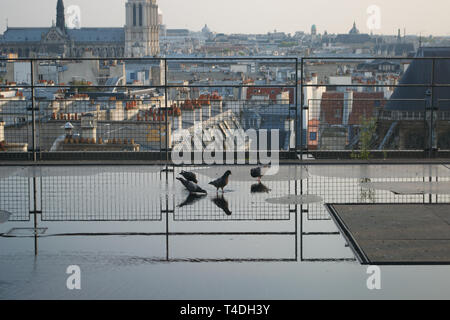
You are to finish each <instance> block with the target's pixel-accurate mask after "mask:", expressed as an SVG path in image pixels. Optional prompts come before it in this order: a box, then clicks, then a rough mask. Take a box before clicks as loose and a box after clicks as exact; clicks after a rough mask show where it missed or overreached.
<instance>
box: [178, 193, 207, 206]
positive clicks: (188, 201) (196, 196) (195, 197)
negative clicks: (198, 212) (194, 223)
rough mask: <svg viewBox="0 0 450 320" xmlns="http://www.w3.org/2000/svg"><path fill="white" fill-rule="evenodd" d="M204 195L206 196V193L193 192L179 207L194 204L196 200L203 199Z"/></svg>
mask: <svg viewBox="0 0 450 320" xmlns="http://www.w3.org/2000/svg"><path fill="white" fill-rule="evenodd" d="M204 197H206V194H195V193H191V194H189V196H188V197H187V198H186V200H184V202H183V203H180V204H179V205H178V208H183V207H187V206H192V205H193V204H195V203H196V202H198V201H200V200H201V199H203V198H204Z"/></svg>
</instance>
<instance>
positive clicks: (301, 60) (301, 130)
mask: <svg viewBox="0 0 450 320" xmlns="http://www.w3.org/2000/svg"><path fill="white" fill-rule="evenodd" d="M303 73H304V60H303V57H302V58H300V160H302V161H303V129H304V128H303V120H304V119H303V106H304V100H305V96H304V91H303V80H304V79H303Z"/></svg>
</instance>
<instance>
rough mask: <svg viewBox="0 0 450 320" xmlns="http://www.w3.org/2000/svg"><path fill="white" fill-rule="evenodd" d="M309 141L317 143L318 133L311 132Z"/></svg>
mask: <svg viewBox="0 0 450 320" xmlns="http://www.w3.org/2000/svg"><path fill="white" fill-rule="evenodd" d="M309 140H310V141H316V140H317V132H310V133H309Z"/></svg>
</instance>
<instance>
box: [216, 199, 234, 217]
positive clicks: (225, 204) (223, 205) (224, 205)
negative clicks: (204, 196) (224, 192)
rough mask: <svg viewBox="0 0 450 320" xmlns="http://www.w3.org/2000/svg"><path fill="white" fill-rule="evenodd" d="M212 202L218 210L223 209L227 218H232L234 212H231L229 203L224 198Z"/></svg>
mask: <svg viewBox="0 0 450 320" xmlns="http://www.w3.org/2000/svg"><path fill="white" fill-rule="evenodd" d="M212 201H213V202H214V204H215V205H216V206H217V207H218V208H220V209H222V211H223V212H225V213H226V215H227V216H231V215H232V214H233V212H231V211H230V208H229V205H228V201H227V200H225V198H224V197H223V196H221V197H217V198H214V199H213V200H212Z"/></svg>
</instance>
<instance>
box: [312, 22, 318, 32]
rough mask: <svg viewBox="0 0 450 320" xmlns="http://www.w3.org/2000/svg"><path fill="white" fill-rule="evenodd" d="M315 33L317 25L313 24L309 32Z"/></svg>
mask: <svg viewBox="0 0 450 320" xmlns="http://www.w3.org/2000/svg"><path fill="white" fill-rule="evenodd" d="M316 33H317V26H316V25H315V24H313V25H312V27H311V34H316Z"/></svg>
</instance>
